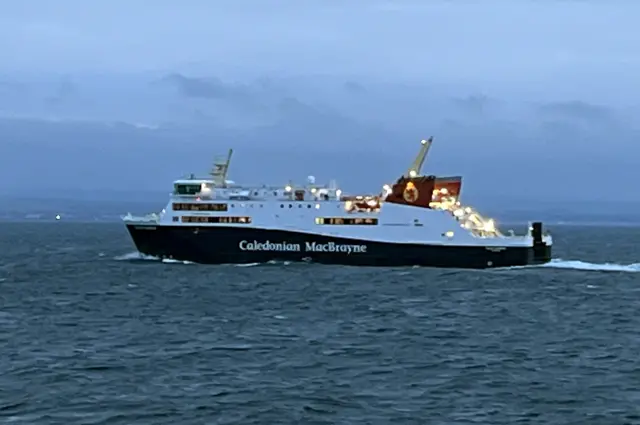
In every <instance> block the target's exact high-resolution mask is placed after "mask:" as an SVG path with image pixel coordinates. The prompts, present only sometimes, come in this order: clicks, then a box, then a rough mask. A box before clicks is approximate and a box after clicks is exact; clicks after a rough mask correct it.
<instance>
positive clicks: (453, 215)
mask: <svg viewBox="0 0 640 425" xmlns="http://www.w3.org/2000/svg"><path fill="white" fill-rule="evenodd" d="M432 143H433V137H432V138H429V139H428V140H422V141H421V143H420V150H419V152H418V154H417V156H416V158H415V161H414V162H413V163H412V164H411V166H410V167H409V169H408V170H407V171H406V172H405V173H404V174H403V175H402V176H400V177H399V178H398V179H397V180H396V181H395V182H394V183H392V184H387V185H384V186H383V187H382V190H381V191H380V192H379V193H374V194H368V195H365V194H356V195H349V194H347V193H343V191H342V190H341V189H340V188H339V187H338V186H337V185H336V183H335V181H331V182H329V183H328V184H317V183H316V179H315V178H314V177H313V176H309V177H308V178H307V180H306V182H303V183H301V184H295V183H294V182H289V183H287V184H280V185H266V184H265V185H242V184H236V183H235V182H233V181H231V180H228V179H227V177H228V170H229V166H230V162H231V158H232V154H233V150H232V149H230V150H229V151H228V154H227V155H226V156H224V157H222V158H220V157H218V158H216V159H215V160H214V166H213V169H212V171H211V172H210V174H209V175H207V176H206V177H196V176H195V175H193V174H192V175H190V176H188V177H187V178H183V179H179V180H176V181H174V182H173V192H172V194H171V195H170V199H169V202H168V204H167V205H166V207H165V208H164V209H163V210H162V211H161V212H160V213H153V214H149V215H146V216H133V215H132V214H131V213H128V214H127V215H125V216H123V221H124V223H125V225H126V228H127V229H128V231H129V234H130V235H131V238H132V240H133V243H134V244H135V246H136V248H137V250H138V251H139V252H140V253H142V254H145V255H148V256H154V257H157V258H162V259H171V260H177V261H188V262H194V263H200V264H249V263H267V262H293V261H295V262H314V263H324V264H340V265H352V266H387V267H402V266H423V267H441V268H471V269H486V268H497V267H511V266H526V265H538V264H544V263H547V262H549V261H551V249H552V245H553V241H552V237H551V235H549V234H548V233H547V232H544V231H543V225H542V223H541V222H532V223H530V225H529V228H528V230H527V232H526V233H525V234H523V235H515V234H514V233H513V231H510V232H509V233H508V234H504V233H503V232H502V231H501V230H500V229H499V228H498V226H497V225H496V223H495V220H493V219H489V218H486V217H483V216H482V215H481V214H480V213H479V212H478V211H476V210H475V209H474V208H472V207H471V206H467V205H463V204H462V203H461V200H460V192H461V188H462V177H461V176H445V177H438V176H434V175H423V174H422V173H421V169H422V166H423V164H424V161H425V158H426V157H427V154H428V152H429V149H430V147H431V145H432Z"/></svg>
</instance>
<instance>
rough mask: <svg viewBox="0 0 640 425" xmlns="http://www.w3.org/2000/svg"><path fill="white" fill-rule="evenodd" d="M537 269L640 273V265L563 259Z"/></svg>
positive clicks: (552, 261)
mask: <svg viewBox="0 0 640 425" xmlns="http://www.w3.org/2000/svg"><path fill="white" fill-rule="evenodd" d="M537 267H543V268H552V269H569V270H586V271H600V272H626V273H638V272H640V263H633V264H616V263H588V262H586V261H580V260H563V259H561V258H558V259H555V260H551V262H549V263H547V264H543V265H541V266H537Z"/></svg>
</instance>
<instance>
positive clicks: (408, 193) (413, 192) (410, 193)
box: [402, 182, 420, 202]
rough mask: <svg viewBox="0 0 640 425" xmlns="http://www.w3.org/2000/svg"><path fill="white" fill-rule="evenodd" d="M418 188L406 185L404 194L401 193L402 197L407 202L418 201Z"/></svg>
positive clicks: (410, 184) (411, 184)
mask: <svg viewBox="0 0 640 425" xmlns="http://www.w3.org/2000/svg"><path fill="white" fill-rule="evenodd" d="M419 195H420V194H419V193H418V188H417V187H416V186H415V185H414V184H413V183H412V182H409V183H407V186H406V187H405V188H404V192H402V197H403V198H404V200H405V201H407V202H415V201H417V200H418V196H419Z"/></svg>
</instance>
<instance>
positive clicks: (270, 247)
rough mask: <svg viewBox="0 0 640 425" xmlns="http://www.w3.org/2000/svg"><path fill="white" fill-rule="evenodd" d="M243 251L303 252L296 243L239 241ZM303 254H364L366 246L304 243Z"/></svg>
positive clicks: (301, 247)
mask: <svg viewBox="0 0 640 425" xmlns="http://www.w3.org/2000/svg"><path fill="white" fill-rule="evenodd" d="M238 246H239V247H240V249H241V250H243V251H279V252H287V251H291V252H299V251H302V250H303V246H302V245H300V244H298V243H288V242H270V241H264V242H258V241H252V242H250V241H240V244H239V245H238ZM304 251H305V252H344V253H345V254H353V253H366V252H367V246H366V245H349V244H338V243H335V242H329V243H317V242H305V244H304Z"/></svg>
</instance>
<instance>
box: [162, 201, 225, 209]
mask: <svg viewBox="0 0 640 425" xmlns="http://www.w3.org/2000/svg"><path fill="white" fill-rule="evenodd" d="M172 208H173V210H174V211H227V210H228V208H229V207H228V205H227V204H211V203H204V202H198V203H174V204H173V205H172Z"/></svg>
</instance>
